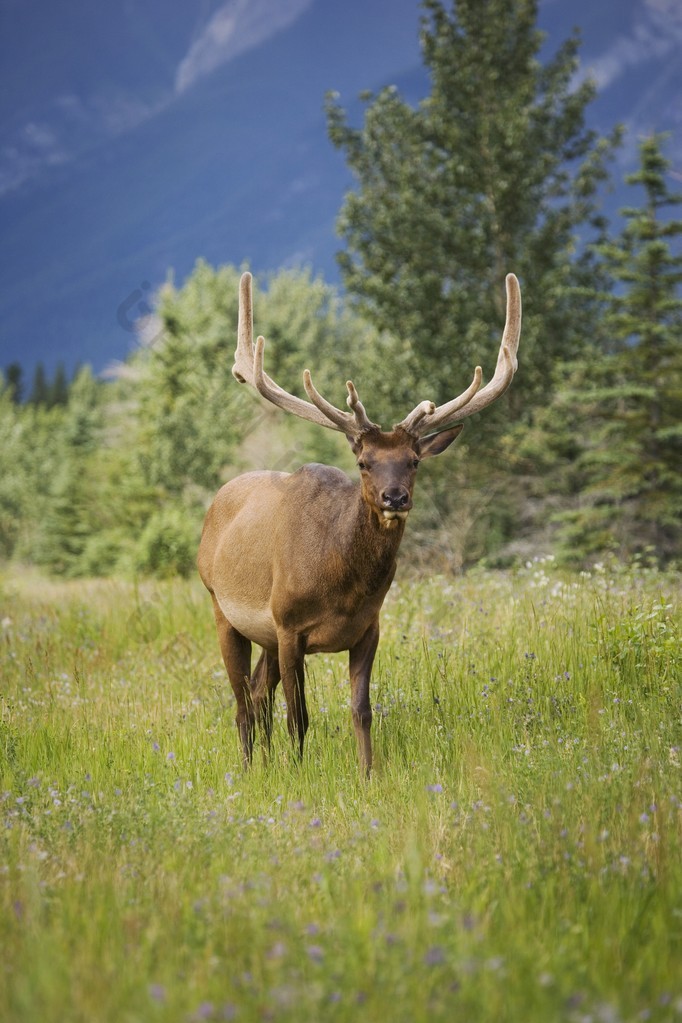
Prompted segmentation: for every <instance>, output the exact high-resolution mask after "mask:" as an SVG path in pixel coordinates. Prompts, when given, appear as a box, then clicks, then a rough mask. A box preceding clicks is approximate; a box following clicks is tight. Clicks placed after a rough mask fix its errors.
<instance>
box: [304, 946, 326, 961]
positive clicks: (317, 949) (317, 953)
mask: <svg viewBox="0 0 682 1023" xmlns="http://www.w3.org/2000/svg"><path fill="white" fill-rule="evenodd" d="M306 951H307V953H308V958H309V959H311V960H312V961H313V962H314V963H321V962H322V960H323V959H324V949H323V948H322V946H321V945H308V948H307V949H306Z"/></svg>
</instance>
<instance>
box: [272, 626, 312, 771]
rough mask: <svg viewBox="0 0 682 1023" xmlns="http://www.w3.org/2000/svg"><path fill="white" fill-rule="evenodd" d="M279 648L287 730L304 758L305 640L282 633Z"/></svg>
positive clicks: (305, 725) (305, 729) (305, 730)
mask: <svg viewBox="0 0 682 1023" xmlns="http://www.w3.org/2000/svg"><path fill="white" fill-rule="evenodd" d="M278 647H279V656H278V660H279V670H280V672H281V674H282V686H283V688H284V698H285V700H286V703H287V728H288V729H289V735H290V736H291V741H292V742H294V743H298V748H299V754H300V756H301V757H302V756H303V740H304V739H305V733H306V732H307V731H308V709H307V707H306V705H305V664H304V654H305V640H304V639H303V638H302V637H301V636H298V635H297V634H296V633H280V634H279V635H278Z"/></svg>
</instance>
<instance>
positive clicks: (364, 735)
mask: <svg viewBox="0 0 682 1023" xmlns="http://www.w3.org/2000/svg"><path fill="white" fill-rule="evenodd" d="M378 644H379V622H378V620H377V621H374V622H372V624H371V625H370V627H369V628H368V630H367V632H366V633H365V635H364V636H363V637H362V639H361V640H360V642H359V643H357V644H356V646H354V647H352V648H351V650H349V652H348V654H349V657H348V660H349V670H350V705H351V713H352V715H353V727H354V728H355V737H356V739H357V742H358V756H359V758H360V767H361V769H362V770H363V771H364V773H365V775H366V776H367V777H369V775H370V772H371V770H372V739H371V737H370V730H371V728H372V705H371V703H370V700H369V682H370V678H371V675H372V665H373V664H374V655H375V654H376V652H377V646H378Z"/></svg>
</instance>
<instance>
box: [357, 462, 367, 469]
mask: <svg viewBox="0 0 682 1023" xmlns="http://www.w3.org/2000/svg"><path fill="white" fill-rule="evenodd" d="M366 468H367V462H358V469H366Z"/></svg>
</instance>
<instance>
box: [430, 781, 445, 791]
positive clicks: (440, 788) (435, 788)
mask: <svg viewBox="0 0 682 1023" xmlns="http://www.w3.org/2000/svg"><path fill="white" fill-rule="evenodd" d="M426 791H427V792H442V791H443V786H442V785H440V784H439V783H438V782H436V784H435V785H427V786H426Z"/></svg>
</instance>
